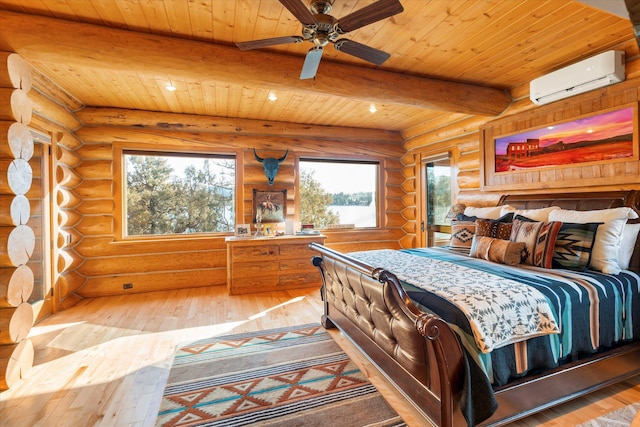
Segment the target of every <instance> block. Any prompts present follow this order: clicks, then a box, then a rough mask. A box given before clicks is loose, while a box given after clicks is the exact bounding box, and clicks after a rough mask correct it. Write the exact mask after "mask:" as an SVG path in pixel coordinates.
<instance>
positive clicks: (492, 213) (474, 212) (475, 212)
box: [464, 206, 502, 219]
mask: <svg viewBox="0 0 640 427" xmlns="http://www.w3.org/2000/svg"><path fill="white" fill-rule="evenodd" d="M501 212H502V206H492V207H486V208H479V207H474V206H467V207H466V208H464V214H465V215H467V216H475V217H476V218H486V219H498V218H500V217H501V216H502V213H501Z"/></svg>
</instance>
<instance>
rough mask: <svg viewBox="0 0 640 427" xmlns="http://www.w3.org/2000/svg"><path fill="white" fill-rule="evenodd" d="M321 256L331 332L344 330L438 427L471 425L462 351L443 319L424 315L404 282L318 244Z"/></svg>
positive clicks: (325, 318) (324, 321)
mask: <svg viewBox="0 0 640 427" xmlns="http://www.w3.org/2000/svg"><path fill="white" fill-rule="evenodd" d="M310 248H312V249H313V250H315V251H317V252H318V253H319V254H320V255H319V256H316V257H314V258H313V260H312V261H313V264H314V265H315V266H317V267H318V268H319V269H320V271H321V273H322V280H323V286H322V291H321V292H322V299H323V301H324V304H325V314H324V316H323V319H322V324H323V326H324V327H325V328H332V327H337V328H339V329H340V330H341V331H342V332H343V333H344V334H345V335H346V336H347V337H348V338H349V339H351V341H353V342H354V343H355V344H356V345H357V346H358V347H359V349H360V350H361V351H362V352H363V353H364V354H365V355H366V356H367V357H368V358H369V359H370V360H371V362H372V363H373V364H374V365H375V366H376V367H377V368H378V369H379V370H380V371H381V372H382V373H383V374H384V375H385V376H386V377H387V378H388V379H389V380H390V381H391V382H392V383H393V384H394V385H395V386H396V387H397V388H398V389H399V390H400V391H401V392H402V393H404V394H405V395H406V396H407V397H408V398H409V400H410V401H412V402H413V403H415V405H416V407H417V408H418V409H419V410H420V411H421V412H423V414H424V415H425V416H426V417H427V418H429V419H430V420H431V421H432V422H433V423H434V424H435V425H437V426H453V425H466V423H465V422H464V419H463V418H462V416H461V414H460V411H459V408H458V403H457V402H458V400H459V394H460V391H461V388H462V381H463V379H462V364H463V356H462V350H461V348H460V345H459V343H458V340H457V338H456V336H455V335H454V332H453V331H452V330H451V329H450V328H449V327H448V326H447V324H446V323H445V322H444V321H442V319H440V318H438V317H437V316H432V315H429V314H426V313H424V312H422V311H420V310H419V309H418V308H417V307H415V305H414V304H413V303H412V302H411V301H410V299H409V297H408V295H407V294H406V292H405V291H404V289H403V288H402V287H401V286H400V283H399V282H398V279H397V278H396V277H395V276H394V275H393V274H391V273H389V272H388V271H385V270H381V269H374V268H372V267H371V266H368V265H366V264H364V263H362V262H360V261H357V260H355V259H353V258H351V257H349V256H347V255H344V254H341V253H339V252H336V251H333V250H331V249H329V248H327V247H325V246H322V245H319V244H316V243H312V244H310Z"/></svg>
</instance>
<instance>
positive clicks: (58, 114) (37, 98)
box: [29, 90, 82, 130]
mask: <svg viewBox="0 0 640 427" xmlns="http://www.w3.org/2000/svg"><path fill="white" fill-rule="evenodd" d="M29 99H30V100H31V105H32V108H33V113H34V114H39V115H46V117H47V119H49V120H51V121H53V122H55V123H57V124H59V125H60V126H62V127H64V128H66V129H69V130H74V129H78V128H79V127H81V126H82V123H81V122H80V121H79V120H78V119H77V118H76V117H74V116H73V115H72V114H70V113H69V111H68V110H66V109H65V107H64V106H62V105H60V104H58V103H57V102H55V101H53V100H52V99H51V98H49V97H46V96H44V95H43V94H42V93H40V92H39V91H38V90H32V91H31V92H29Z"/></svg>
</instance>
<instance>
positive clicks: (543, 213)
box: [502, 206, 560, 222]
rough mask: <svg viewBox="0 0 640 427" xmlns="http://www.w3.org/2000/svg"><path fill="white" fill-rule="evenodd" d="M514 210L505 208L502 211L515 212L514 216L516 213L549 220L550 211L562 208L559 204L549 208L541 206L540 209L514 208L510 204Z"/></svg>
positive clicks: (540, 220) (540, 219) (542, 220)
mask: <svg viewBox="0 0 640 427" xmlns="http://www.w3.org/2000/svg"><path fill="white" fill-rule="evenodd" d="M509 207H510V208H511V209H512V210H504V211H503V212H502V213H503V214H505V213H507V212H513V217H514V218H515V216H516V215H522V216H524V217H527V218H529V219H532V220H534V221H539V222H548V221H549V212H551V211H555V210H556V209H560V207H559V206H549V207H548V208H540V209H513V207H512V206H509Z"/></svg>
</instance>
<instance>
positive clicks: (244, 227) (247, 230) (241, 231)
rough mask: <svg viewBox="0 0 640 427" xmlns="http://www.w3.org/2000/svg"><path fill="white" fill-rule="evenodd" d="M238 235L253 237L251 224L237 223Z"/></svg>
mask: <svg viewBox="0 0 640 427" xmlns="http://www.w3.org/2000/svg"><path fill="white" fill-rule="evenodd" d="M235 236H236V237H251V225H249V224H236V233H235Z"/></svg>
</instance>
